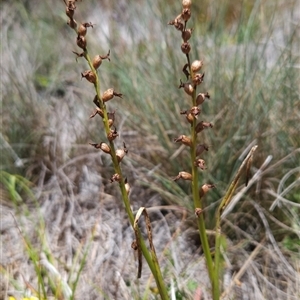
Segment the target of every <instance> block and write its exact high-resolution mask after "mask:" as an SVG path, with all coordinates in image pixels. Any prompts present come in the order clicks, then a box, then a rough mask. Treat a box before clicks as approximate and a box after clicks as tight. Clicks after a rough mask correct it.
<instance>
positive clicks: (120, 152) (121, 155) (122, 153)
mask: <svg viewBox="0 0 300 300" xmlns="http://www.w3.org/2000/svg"><path fill="white" fill-rule="evenodd" d="M127 153H128V149H127V148H126V145H125V143H123V149H117V150H116V156H117V159H118V162H120V161H121V160H122V159H123V158H124V156H125V155H126V154H127Z"/></svg>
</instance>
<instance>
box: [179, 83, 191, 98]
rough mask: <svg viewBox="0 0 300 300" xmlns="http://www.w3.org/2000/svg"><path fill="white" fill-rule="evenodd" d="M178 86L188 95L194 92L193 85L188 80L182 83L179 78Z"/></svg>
mask: <svg viewBox="0 0 300 300" xmlns="http://www.w3.org/2000/svg"><path fill="white" fill-rule="evenodd" d="M179 88H183V89H184V91H185V92H186V93H187V94H188V95H190V96H191V95H192V94H193V92H194V87H193V86H192V85H191V84H190V83H189V82H186V83H183V82H182V81H181V80H180V85H179Z"/></svg>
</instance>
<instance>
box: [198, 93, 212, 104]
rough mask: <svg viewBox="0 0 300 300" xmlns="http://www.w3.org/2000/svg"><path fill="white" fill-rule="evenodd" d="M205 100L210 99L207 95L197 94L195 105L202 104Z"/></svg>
mask: <svg viewBox="0 0 300 300" xmlns="http://www.w3.org/2000/svg"><path fill="white" fill-rule="evenodd" d="M205 98H207V99H209V98H210V95H209V93H205V94H202V93H199V94H198V95H197V98H196V105H200V104H202V103H203V102H204V100H205Z"/></svg>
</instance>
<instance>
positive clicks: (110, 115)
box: [107, 111, 115, 127]
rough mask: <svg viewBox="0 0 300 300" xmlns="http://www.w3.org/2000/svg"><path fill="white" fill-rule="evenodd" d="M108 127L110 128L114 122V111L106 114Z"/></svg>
mask: <svg viewBox="0 0 300 300" xmlns="http://www.w3.org/2000/svg"><path fill="white" fill-rule="evenodd" d="M107 117H108V126H109V127H111V126H112V125H113V124H114V121H115V111H113V112H109V113H107Z"/></svg>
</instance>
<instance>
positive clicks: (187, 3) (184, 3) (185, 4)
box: [182, 0, 192, 8]
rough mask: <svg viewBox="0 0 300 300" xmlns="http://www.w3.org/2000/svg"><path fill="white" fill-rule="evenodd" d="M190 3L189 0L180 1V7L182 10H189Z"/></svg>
mask: <svg viewBox="0 0 300 300" xmlns="http://www.w3.org/2000/svg"><path fill="white" fill-rule="evenodd" d="M191 5H192V1H191V0H182V7H183V8H191Z"/></svg>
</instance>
